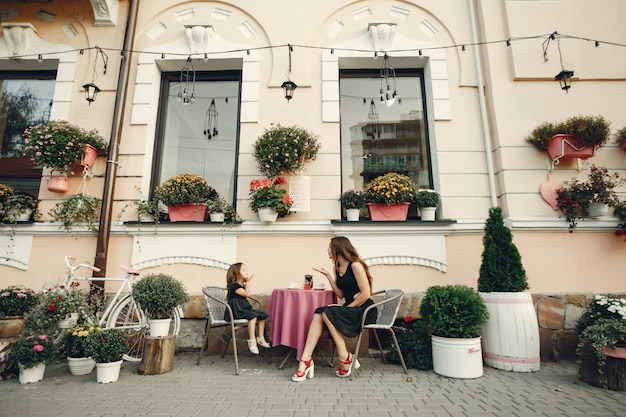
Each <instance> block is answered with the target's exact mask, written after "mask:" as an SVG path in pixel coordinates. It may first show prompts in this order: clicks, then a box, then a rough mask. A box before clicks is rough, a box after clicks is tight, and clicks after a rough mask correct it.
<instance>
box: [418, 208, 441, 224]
mask: <svg viewBox="0 0 626 417" xmlns="http://www.w3.org/2000/svg"><path fill="white" fill-rule="evenodd" d="M435 211H437V207H422V208H420V215H421V219H422V221H423V222H433V221H435Z"/></svg>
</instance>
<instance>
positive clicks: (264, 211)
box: [258, 207, 278, 223]
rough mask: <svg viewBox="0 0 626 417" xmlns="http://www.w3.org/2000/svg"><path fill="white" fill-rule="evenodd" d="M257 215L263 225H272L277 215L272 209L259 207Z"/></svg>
mask: <svg viewBox="0 0 626 417" xmlns="http://www.w3.org/2000/svg"><path fill="white" fill-rule="evenodd" d="M258 213H259V219H260V220H261V221H262V222H265V223H274V222H275V221H276V219H277V218H278V213H277V212H276V210H274V209H273V208H269V207H261V208H259V211H258Z"/></svg>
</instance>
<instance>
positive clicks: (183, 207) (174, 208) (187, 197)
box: [154, 172, 218, 222]
mask: <svg viewBox="0 0 626 417" xmlns="http://www.w3.org/2000/svg"><path fill="white" fill-rule="evenodd" d="M217 196H218V194H217V191H215V190H214V189H213V187H211V186H210V185H209V184H208V183H207V181H206V180H205V179H204V178H202V177H201V176H200V175H197V174H191V173H188V172H186V173H183V174H178V175H174V176H173V177H170V178H168V179H167V180H165V181H164V182H163V183H161V184H160V185H158V186H157V187H156V188H155V189H154V199H155V200H157V201H160V202H161V203H163V204H165V205H166V206H167V209H168V213H169V219H170V221H172V222H176V221H198V222H203V221H205V220H206V215H207V214H206V206H205V203H206V201H208V200H211V199H214V198H216V197H217Z"/></svg>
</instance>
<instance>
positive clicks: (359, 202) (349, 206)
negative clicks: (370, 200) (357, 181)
mask: <svg viewBox="0 0 626 417" xmlns="http://www.w3.org/2000/svg"><path fill="white" fill-rule="evenodd" d="M339 201H341V206H342V207H343V208H344V209H345V210H346V217H347V219H348V221H349V222H358V221H359V214H360V211H361V209H362V208H364V207H365V203H366V201H365V192H363V191H361V190H355V189H354V188H351V189H349V190H346V191H344V192H343V193H341V195H340V196H339Z"/></svg>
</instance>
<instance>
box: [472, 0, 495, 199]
mask: <svg viewBox="0 0 626 417" xmlns="http://www.w3.org/2000/svg"><path fill="white" fill-rule="evenodd" d="M474 1H480V0H467V4H468V6H469V10H470V25H471V29H472V43H473V44H474V45H476V47H474V48H472V49H473V50H474V65H475V66H476V81H477V83H478V103H479V106H480V121H481V123H482V127H483V142H484V143H485V154H486V155H485V156H486V159H487V180H488V181H489V196H490V199H491V207H497V205H498V196H497V194H496V181H495V174H494V171H493V155H492V152H493V151H492V149H491V135H490V134H489V122H488V120H487V105H486V104H485V84H484V82H483V68H482V64H481V57H480V54H479V52H478V48H479V47H480V45H479V44H478V34H477V31H476V21H477V20H478V18H477V17H476V10H475V8H474Z"/></svg>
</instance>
